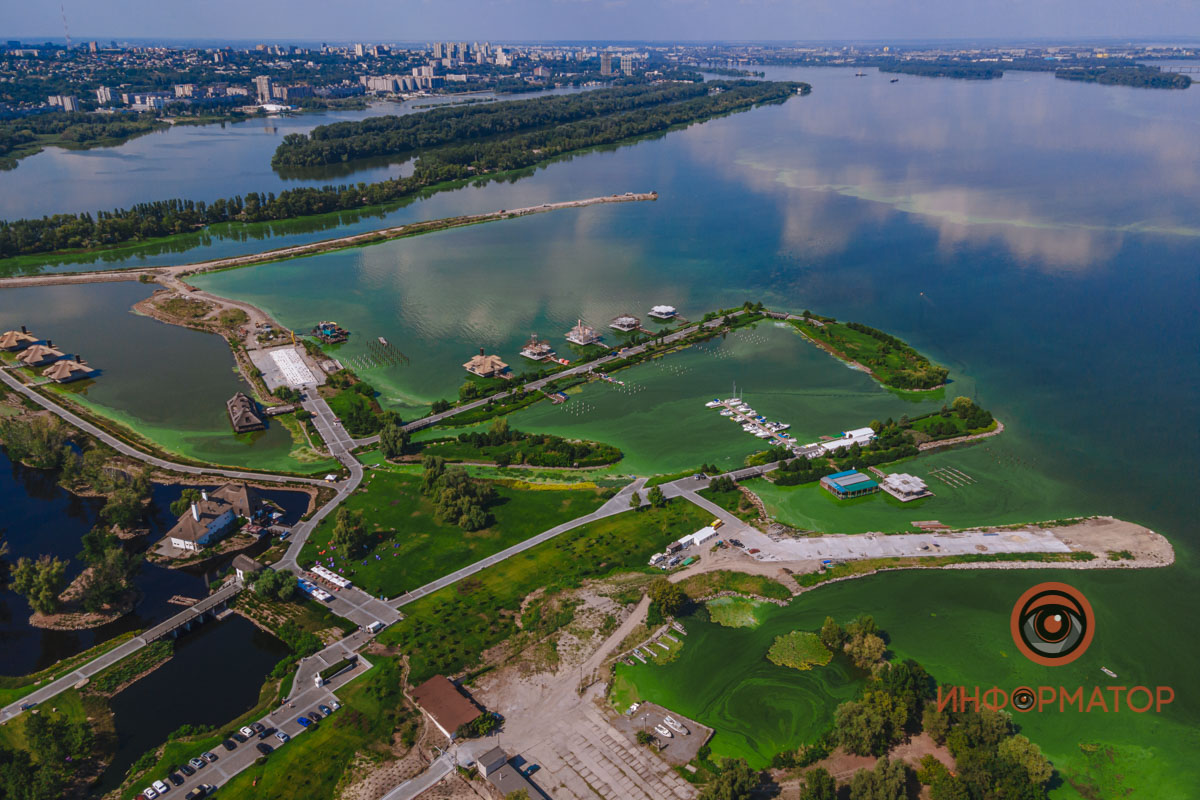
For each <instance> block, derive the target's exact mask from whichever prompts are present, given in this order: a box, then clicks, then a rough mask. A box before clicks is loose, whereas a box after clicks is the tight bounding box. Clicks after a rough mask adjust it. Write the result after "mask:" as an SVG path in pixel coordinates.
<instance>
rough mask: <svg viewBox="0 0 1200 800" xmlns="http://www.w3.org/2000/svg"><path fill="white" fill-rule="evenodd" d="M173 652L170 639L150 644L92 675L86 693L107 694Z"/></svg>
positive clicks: (164, 659)
mask: <svg viewBox="0 0 1200 800" xmlns="http://www.w3.org/2000/svg"><path fill="white" fill-rule="evenodd" d="M174 652H175V643H174V642H173V641H171V640H170V639H159V640H158V641H156V642H152V643H151V644H148V645H146V646H145V647H143V648H142V649H141V650H138V651H137V652H135V653H131V654H130V655H128V656H126V657H125V658H122V659H121V660H120V661H118V662H117V663H115V664H113V665H112V666H110V667H105V668H104V669H103V670H101V671H100V672H98V673H96V674H95V675H93V676H92V677H91V679H90V680H89V681H88V685H87V688H88V691H89V692H101V693H104V694H109V693H111V692H112V691H113V690H115V689H116V688H117V687H118V686H120V685H121V684H123V683H125V682H127V681H130V680H132V679H133V678H135V677H137V676H138V675H141V674H142V673H143V672H145V671H146V670H148V669H150V668H151V667H154V666H156V665H157V664H159V663H160V662H162V661H166V660H167V659H168V658H170V657H171V655H172V654H173V653H174Z"/></svg>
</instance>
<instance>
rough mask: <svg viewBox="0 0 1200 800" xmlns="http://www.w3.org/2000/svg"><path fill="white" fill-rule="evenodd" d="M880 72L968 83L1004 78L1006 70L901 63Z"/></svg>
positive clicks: (945, 63)
mask: <svg viewBox="0 0 1200 800" xmlns="http://www.w3.org/2000/svg"><path fill="white" fill-rule="evenodd" d="M879 71H880V72H898V73H901V74H904V75H919V76H921V77H924V78H959V79H961V80H968V81H988V80H995V79H996V78H1003V77H1004V70H1002V69H1000V68H999V67H996V66H992V65H990V64H975V63H972V62H970V61H899V62H896V63H894V64H884V65H881V66H880V67H879Z"/></svg>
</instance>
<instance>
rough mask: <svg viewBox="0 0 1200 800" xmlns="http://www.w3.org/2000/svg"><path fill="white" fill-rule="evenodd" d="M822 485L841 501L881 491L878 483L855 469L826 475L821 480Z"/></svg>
mask: <svg viewBox="0 0 1200 800" xmlns="http://www.w3.org/2000/svg"><path fill="white" fill-rule="evenodd" d="M821 485H822V486H824V487H825V489H826V490H827V491H828V492H829V493H830V494H832V495H833V496H834V497H836V498H838V499H839V500H848V499H850V498H851V497H862V496H863V495H866V494H874V493H875V492H878V491H879V484H878V483H876V482H875V481H873V480H871V478H870V477H868V476H866V475H864V474H862V473H861V472H859V471H858V470H854V469H851V470H846V471H845V472H835V473H834V474H832V475H826V476H825V477H824V478H821Z"/></svg>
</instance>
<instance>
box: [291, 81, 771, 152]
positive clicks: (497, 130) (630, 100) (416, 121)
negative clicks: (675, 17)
mask: <svg viewBox="0 0 1200 800" xmlns="http://www.w3.org/2000/svg"><path fill="white" fill-rule="evenodd" d="M753 85H754V84H749V86H753ZM714 88H717V89H720V90H721V92H722V93H723V92H724V91H729V90H737V89H739V88H747V86H743V85H741V84H729V83H721V84H703V83H683V84H668V85H665V86H658V85H640V86H625V87H617V88H612V89H596V90H593V91H590V92H583V93H580V94H570V95H556V96H549V97H537V98H534V99H532V100H516V101H511V102H506V103H489V104H486V105H480V106H476V107H473V108H445V109H441V108H435V109H431V110H430V111H427V112H425V113H424V114H404V115H400V116H386V117H372V118H370V119H364V120H358V121H355V122H337V123H334V124H332V125H321V126H319V127H316V128H313V130H312V131H311V132H310V133H308V134H307V135H305V134H303V133H291V134H288V135H287V136H285V137H283V142H282V143H280V145H279V147H278V148H277V149H276V150H275V155H274V156H272V158H271V166H273V167H312V166H322V165H326V164H336V163H339V162H345V161H353V160H355V159H359V158H371V157H377V156H397V155H404V154H406V153H410V152H413V151H416V150H423V149H426V148H430V147H438V146H441V145H450V144H461V143H464V142H473V141H476V140H479V139H484V138H488V137H495V136H504V135H509V134H514V133H523V132H526V131H533V130H542V129H546V128H549V127H551V126H556V125H557V126H562V125H565V124H567V123H573V122H581V121H583V120H594V119H598V118H601V117H607V116H609V115H613V114H621V113H622V112H629V111H636V110H639V109H651V108H655V107H661V106H668V105H670V104H673V103H681V102H682V101H685V100H693V99H697V98H705V97H707V96H708V95H710V93H711V92H712V90H713V89H714ZM787 93H788V92H786V91H785V92H784V94H787ZM643 116H644V115H643ZM556 133H558V132H556ZM570 137H571V134H570V133H569V132H562V133H561V134H560V135H558V136H556V137H554V138H555V139H558V138H570Z"/></svg>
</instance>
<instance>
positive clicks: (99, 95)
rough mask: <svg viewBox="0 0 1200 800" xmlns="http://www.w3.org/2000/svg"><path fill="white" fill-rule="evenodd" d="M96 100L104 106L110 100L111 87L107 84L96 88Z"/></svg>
mask: <svg viewBox="0 0 1200 800" xmlns="http://www.w3.org/2000/svg"><path fill="white" fill-rule="evenodd" d="M96 102H97V103H99V104H100V105H102V106H106V105H108V104H109V103H111V102H112V89H110V88H108V87H107V86H100V87H98V88H97V89H96Z"/></svg>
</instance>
